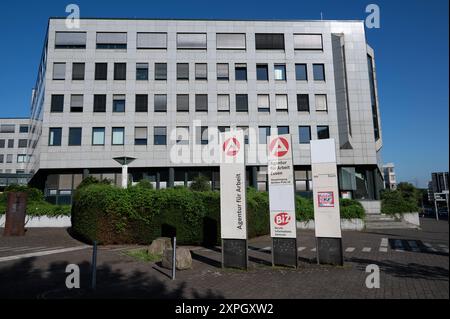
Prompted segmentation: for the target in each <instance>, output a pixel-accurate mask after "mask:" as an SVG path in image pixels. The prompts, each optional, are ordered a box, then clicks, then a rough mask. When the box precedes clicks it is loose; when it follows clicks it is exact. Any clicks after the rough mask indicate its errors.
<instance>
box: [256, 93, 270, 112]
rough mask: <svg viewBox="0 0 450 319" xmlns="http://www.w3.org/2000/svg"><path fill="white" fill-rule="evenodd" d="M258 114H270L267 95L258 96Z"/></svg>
mask: <svg viewBox="0 0 450 319" xmlns="http://www.w3.org/2000/svg"><path fill="white" fill-rule="evenodd" d="M258 112H270V95H269V94H258Z"/></svg>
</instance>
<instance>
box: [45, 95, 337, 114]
mask: <svg viewBox="0 0 450 319" xmlns="http://www.w3.org/2000/svg"><path fill="white" fill-rule="evenodd" d="M314 99H315V110H316V111H317V112H327V111H328V101H327V95H326V94H315V95H314ZM189 100H190V98H189V94H178V95H177V96H176V110H177V112H189V110H190V101H189ZM270 101H271V97H270V94H258V95H257V109H258V112H270V109H271V102H270ZM274 101H275V107H276V110H277V111H280V112H287V111H288V109H289V107H288V104H289V103H288V95H287V94H275V100H274ZM235 102H236V112H248V95H247V94H236V95H235ZM208 104H209V103H208V95H207V94H196V95H195V111H196V112H208V109H209V108H208ZM106 106H107V95H106V94H96V95H94V100H93V112H95V113H104V112H106ZM83 110H84V95H81V94H72V95H71V96H70V112H72V113H82V112H83ZM125 110H126V96H125V95H124V94H114V95H113V96H112V112H114V113H124V112H125ZM148 111H149V96H148V94H136V97H135V112H148ZM154 111H155V112H167V95H166V94H155V95H154ZM217 111H218V112H230V95H229V94H218V95H217ZM297 111H299V112H309V111H310V98H309V94H297ZM50 112H52V113H62V112H64V95H62V94H54V95H52V97H51V103H50Z"/></svg>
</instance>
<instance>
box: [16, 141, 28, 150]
mask: <svg viewBox="0 0 450 319" xmlns="http://www.w3.org/2000/svg"><path fill="white" fill-rule="evenodd" d="M18 147H19V148H27V147H28V140H24V139H21V140H19V146H18Z"/></svg>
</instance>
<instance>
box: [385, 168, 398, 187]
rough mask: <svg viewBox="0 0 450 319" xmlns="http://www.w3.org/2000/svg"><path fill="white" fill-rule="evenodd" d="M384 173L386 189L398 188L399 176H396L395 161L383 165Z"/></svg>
mask: <svg viewBox="0 0 450 319" xmlns="http://www.w3.org/2000/svg"><path fill="white" fill-rule="evenodd" d="M383 174H384V184H385V187H386V189H390V190H396V189H397V178H396V176H395V165H394V163H387V164H385V165H383Z"/></svg>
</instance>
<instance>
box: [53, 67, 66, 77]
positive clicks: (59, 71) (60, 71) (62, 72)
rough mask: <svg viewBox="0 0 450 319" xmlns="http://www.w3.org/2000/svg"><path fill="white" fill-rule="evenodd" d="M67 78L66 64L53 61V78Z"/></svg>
mask: <svg viewBox="0 0 450 319" xmlns="http://www.w3.org/2000/svg"><path fill="white" fill-rule="evenodd" d="M65 79H66V64H65V63H53V80H65Z"/></svg>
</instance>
